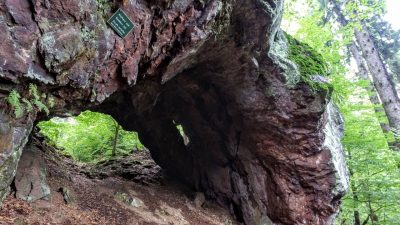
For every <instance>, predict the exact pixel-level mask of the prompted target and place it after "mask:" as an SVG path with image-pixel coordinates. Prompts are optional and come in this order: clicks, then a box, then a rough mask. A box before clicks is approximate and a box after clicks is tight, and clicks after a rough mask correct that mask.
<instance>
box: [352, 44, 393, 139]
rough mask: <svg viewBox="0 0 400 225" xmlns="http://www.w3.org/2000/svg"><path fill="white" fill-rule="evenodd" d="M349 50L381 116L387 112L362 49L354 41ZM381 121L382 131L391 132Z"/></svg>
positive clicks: (371, 99)
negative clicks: (371, 76)
mask: <svg viewBox="0 0 400 225" xmlns="http://www.w3.org/2000/svg"><path fill="white" fill-rule="evenodd" d="M349 50H350V52H351V54H352V55H353V57H354V60H355V61H356V63H357V68H358V73H357V76H358V77H359V78H360V79H362V80H365V81H367V82H368V86H367V87H366V91H367V92H368V97H369V100H370V101H371V103H372V104H374V110H375V113H376V116H377V117H378V118H379V117H380V114H382V113H385V112H384V109H383V108H382V105H381V101H380V99H379V97H378V93H377V92H376V89H375V87H374V85H373V83H372V82H371V79H370V78H369V75H368V70H367V66H366V65H365V61H364V59H363V57H362V55H361V54H360V50H359V49H358V47H357V45H356V43H355V42H352V43H351V44H350V46H349ZM379 120H380V119H379ZM379 123H380V126H381V129H382V132H384V133H388V132H390V127H389V126H388V124H386V123H383V122H382V121H379Z"/></svg>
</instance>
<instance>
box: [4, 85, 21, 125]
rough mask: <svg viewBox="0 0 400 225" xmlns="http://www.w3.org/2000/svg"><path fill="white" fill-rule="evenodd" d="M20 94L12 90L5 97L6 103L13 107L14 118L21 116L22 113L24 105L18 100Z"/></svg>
mask: <svg viewBox="0 0 400 225" xmlns="http://www.w3.org/2000/svg"><path fill="white" fill-rule="evenodd" d="M20 99H21V95H20V94H19V93H18V92H17V91H16V90H12V91H11V92H10V94H9V95H8V97H7V101H8V103H9V104H10V105H11V107H13V109H14V115H15V117H16V118H21V117H22V116H23V115H24V107H23V105H21V102H20Z"/></svg>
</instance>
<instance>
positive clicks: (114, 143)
mask: <svg viewBox="0 0 400 225" xmlns="http://www.w3.org/2000/svg"><path fill="white" fill-rule="evenodd" d="M114 123H115V132H114V140H113V149H112V156H113V157H115V156H116V155H117V144H118V137H119V129H120V125H119V124H118V123H117V122H116V121H114Z"/></svg>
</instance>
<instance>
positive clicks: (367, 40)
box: [331, 0, 400, 149]
mask: <svg viewBox="0 0 400 225" xmlns="http://www.w3.org/2000/svg"><path fill="white" fill-rule="evenodd" d="M331 2H332V5H333V10H334V12H335V14H336V15H337V18H338V22H339V23H340V24H341V25H342V26H346V25H347V24H348V22H349V21H348V20H347V19H346V18H345V16H344V15H343V13H342V12H341V10H340V4H339V3H338V2H337V0H332V1H331ZM360 23H361V25H362V26H361V30H357V29H355V30H354V35H355V39H356V42H357V43H358V46H360V49H361V51H362V55H363V58H364V59H365V62H366V64H367V66H368V69H369V72H370V73H371V76H372V81H373V84H374V87H375V89H376V91H377V93H378V95H379V98H380V100H381V101H382V105H383V109H384V110H385V114H386V116H387V118H388V121H389V126H390V129H391V131H392V132H393V134H394V135H395V139H396V142H395V148H396V149H398V148H399V147H400V146H398V145H399V135H400V133H399V132H400V99H399V97H398V95H397V91H396V89H395V85H394V83H393V82H392V81H391V79H390V75H389V73H388V71H387V68H386V66H385V64H384V63H383V61H382V59H381V57H380V55H379V52H378V51H377V49H376V47H375V45H374V43H373V41H372V38H371V36H370V34H369V31H368V28H367V27H366V26H365V24H364V22H363V21H360ZM355 57H356V56H355ZM374 101H376V100H374Z"/></svg>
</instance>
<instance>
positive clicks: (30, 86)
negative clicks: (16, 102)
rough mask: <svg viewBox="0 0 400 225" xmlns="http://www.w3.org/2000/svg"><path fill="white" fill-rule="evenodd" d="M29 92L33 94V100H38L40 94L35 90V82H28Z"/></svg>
mask: <svg viewBox="0 0 400 225" xmlns="http://www.w3.org/2000/svg"><path fill="white" fill-rule="evenodd" d="M29 94H30V95H31V96H33V99H34V100H39V99H40V96H39V93H38V90H37V86H36V85H35V84H29Z"/></svg>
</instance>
